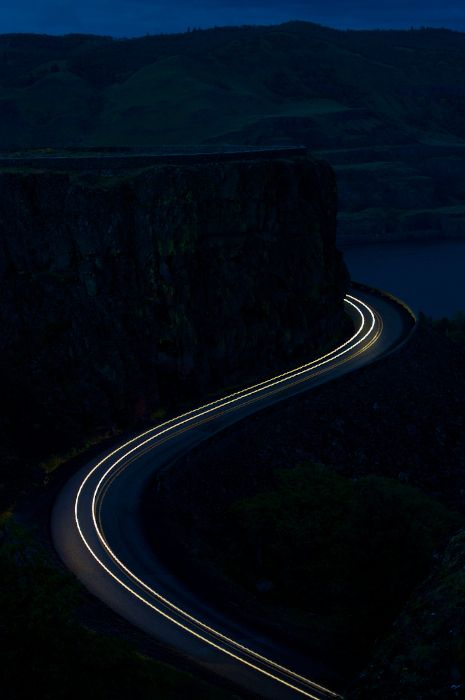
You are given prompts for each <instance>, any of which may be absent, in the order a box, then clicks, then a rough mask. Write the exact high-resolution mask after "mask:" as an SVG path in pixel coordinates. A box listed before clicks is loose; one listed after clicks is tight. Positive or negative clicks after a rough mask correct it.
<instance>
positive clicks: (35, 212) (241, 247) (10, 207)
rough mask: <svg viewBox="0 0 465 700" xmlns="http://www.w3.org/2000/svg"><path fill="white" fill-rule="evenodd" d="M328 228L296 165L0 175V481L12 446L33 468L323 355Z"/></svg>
mask: <svg viewBox="0 0 465 700" xmlns="http://www.w3.org/2000/svg"><path fill="white" fill-rule="evenodd" d="M335 229H336V187H335V179H334V175H333V173H332V171H331V169H330V168H329V166H327V165H326V164H324V163H322V162H316V161H312V160H311V159H309V158H307V157H295V158H281V159H279V158H278V159H273V160H263V159H262V160H248V161H234V162H223V163H222V162H212V163H203V164H198V165H196V164H186V165H157V166H156V167H149V168H144V169H140V170H136V171H127V172H117V173H112V172H111V171H109V172H106V173H105V172H104V173H103V174H102V173H101V172H100V173H95V172H87V173H72V172H56V171H53V172H52V171H47V170H33V169H29V170H20V169H2V170H0V232H1V234H0V235H1V246H0V290H1V300H2V301H1V304H0V324H1V328H2V333H1V336H0V352H1V366H0V383H1V385H2V387H3V391H4V396H6V397H7V401H6V411H4V417H3V419H2V422H3V425H2V426H1V429H0V432H3V433H4V438H5V439H4V440H3V439H2V441H0V442H1V443H2V444H3V445H4V446H5V447H4V448H3V449H4V450H6V454H4V455H3V458H2V460H1V461H2V464H3V469H2V471H3V476H2V478H1V481H2V482H5V481H8V471H9V470H11V468H12V460H13V462H15V463H16V462H17V459H18V445H22V447H21V450H22V451H24V450H26V452H28V451H30V450H32V453H33V457H34V459H36V458H39V457H40V456H41V455H43V454H47V451H48V452H50V450H53V451H55V452H56V451H59V450H62V449H66V448H69V446H70V445H76V444H79V443H80V442H81V441H82V440H83V439H84V437H88V436H89V435H92V434H95V432H96V430H97V429H99V428H101V427H103V428H108V427H111V426H113V425H115V424H118V425H125V426H128V425H130V424H131V422H133V421H134V420H137V419H144V418H149V417H150V414H151V413H152V412H153V411H156V410H157V409H159V408H160V407H163V408H164V409H170V408H173V407H175V406H176V405H177V404H179V402H180V401H181V400H184V399H188V400H192V399H194V398H195V399H197V397H198V398H199V400H202V399H204V398H205V396H206V393H208V391H211V390H215V391H219V390H221V389H222V388H223V387H225V386H227V385H228V383H229V384H231V383H233V382H235V381H242V380H243V377H244V376H245V374H244V373H245V372H246V373H249V374H250V375H253V374H254V373H255V374H257V375H258V374H263V373H265V374H266V373H267V372H268V371H275V370H278V369H281V368H284V367H286V366H287V365H288V364H289V363H290V362H291V361H292V358H293V357H296V356H299V355H302V354H303V353H305V354H306V356H308V357H310V356H311V355H312V353H313V352H315V351H316V350H317V349H318V348H319V347H321V346H324V345H325V344H326V343H330V342H334V341H335V339H336V338H337V337H338V336H340V334H341V332H342V329H343V328H344V314H343V303H342V299H343V296H344V294H345V291H346V284H347V280H348V277H347V273H346V269H345V266H344V264H343V262H342V259H341V256H340V254H339V252H338V251H337V250H336V247H335ZM26 434H27V437H28V443H30V445H33V446H34V447H30V448H29V447H28V448H26V447H25V446H24V438H25V435H26ZM21 450H20V451H21ZM32 453H31V454H32ZM21 454H22V452H21ZM31 454H29V452H28V454H24V455H23V454H22V457H21V460H20V464H16V468H18V469H22V464H23V462H24V461H26V462H27V459H28V455H29V457H31Z"/></svg>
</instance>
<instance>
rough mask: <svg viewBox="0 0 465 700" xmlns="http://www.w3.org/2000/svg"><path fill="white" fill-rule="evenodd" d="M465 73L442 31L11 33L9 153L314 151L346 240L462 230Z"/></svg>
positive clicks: (289, 27)
mask: <svg viewBox="0 0 465 700" xmlns="http://www.w3.org/2000/svg"><path fill="white" fill-rule="evenodd" d="M464 69H465V34H461V33H458V32H453V31H448V30H438V29H437V30H433V29H431V30H428V29H422V30H412V31H337V30H334V29H328V28H326V27H322V26H319V25H314V24H309V23H305V22H289V23H287V24H283V25H280V26H271V27H226V28H216V29H211V30H205V31H196V32H188V33H185V34H177V35H164V36H146V37H141V38H139V39H130V40H121V39H110V38H108V37H95V36H84V35H74V36H67V37H49V36H34V35H3V36H0V119H1V123H2V130H1V133H0V148H13V149H16V150H21V151H24V149H31V148H35V149H37V151H36V152H37V154H39V155H47V154H48V153H50V152H52V151H51V150H50V149H51V148H57V147H63V146H74V147H78V148H79V147H83V146H141V145H142V146H144V145H145V146H147V145H160V144H161V145H167V144H195V143H219V144H224V143H246V144H252V145H253V144H259V145H266V144H276V143H279V144H296V143H298V144H304V145H306V146H308V147H309V148H310V149H311V150H312V151H314V152H316V153H317V154H319V155H321V156H322V157H324V158H326V159H327V160H329V162H330V163H331V164H332V165H333V166H334V167H335V169H336V170H337V173H338V176H339V195H340V209H341V211H342V213H343V216H342V217H341V222H340V233H341V235H345V236H350V237H362V238H363V237H375V236H377V237H379V236H385V237H393V236H402V237H408V236H411V235H419V234H421V235H422V236H438V235H439V236H440V235H450V236H453V235H460V231H461V230H463V222H464V219H465V214H464V213H463V211H462V212H458V211H455V212H454V211H452V210H451V208H452V209H454V207H457V206H459V205H461V204H462V202H463V196H464V194H465V178H464V174H463V173H464V172H465V167H464V161H465V151H464V146H465V141H464V139H463V134H464V130H465V110H464V91H463V71H464ZM425 210H426V211H425Z"/></svg>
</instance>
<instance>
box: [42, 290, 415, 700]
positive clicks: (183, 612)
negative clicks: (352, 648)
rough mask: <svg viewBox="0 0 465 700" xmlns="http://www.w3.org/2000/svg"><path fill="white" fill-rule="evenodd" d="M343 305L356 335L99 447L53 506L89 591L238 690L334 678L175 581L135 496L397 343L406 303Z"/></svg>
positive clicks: (303, 689)
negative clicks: (270, 411) (301, 363)
mask: <svg viewBox="0 0 465 700" xmlns="http://www.w3.org/2000/svg"><path fill="white" fill-rule="evenodd" d="M346 306H347V311H348V313H350V315H351V316H352V318H353V319H354V323H355V326H356V329H358V333H356V334H355V335H354V337H353V338H352V339H351V341H348V342H347V344H345V345H344V346H343V347H339V348H338V349H337V350H335V351H334V352H332V353H329V355H328V356H325V357H323V358H320V359H319V360H314V361H313V362H311V363H309V365H308V366H306V367H301V368H298V369H297V370H295V371H293V372H290V373H286V376H281V377H280V378H274V379H272V380H269V381H268V382H264V383H261V384H260V385H257V386H255V387H252V388H249V389H245V390H244V391H242V392H238V393H237V394H234V395H231V396H229V397H225V399H220V400H218V401H216V402H214V403H213V404H208V405H206V406H202V407H200V408H199V409H196V410H194V411H191V412H190V413H188V414H184V415H183V416H180V417H178V418H174V419H172V420H170V421H168V422H166V423H164V424H161V425H159V426H156V427H155V428H153V429H151V430H149V431H146V432H145V433H143V434H142V435H139V436H137V437H136V438H134V439H133V440H131V441H129V442H127V443H125V444H123V445H121V446H119V447H118V448H116V449H113V450H112V451H111V452H109V453H106V454H103V455H101V457H100V458H99V459H98V460H95V461H94V462H92V463H90V464H88V465H87V466H86V467H84V468H83V469H82V470H80V471H79V472H78V473H77V474H75V475H74V476H73V478H72V479H71V480H70V481H69V482H68V483H67V484H66V486H65V487H64V489H63V490H62V491H61V493H60V495H59V497H58V499H57V501H56V504H55V507H54V510H53V514H52V536H53V540H54V544H55V547H56V549H57V551H58V553H59V555H60V557H61V558H62V560H63V561H64V563H65V564H66V566H67V567H68V568H69V569H70V570H71V571H72V572H74V574H75V575H76V576H77V577H78V579H79V580H80V581H81V582H82V583H83V584H84V585H85V586H86V587H87V588H88V589H89V590H90V591H91V592H92V593H93V594H94V595H95V596H97V597H98V598H99V599H100V600H102V601H103V602H104V603H106V604H107V605H108V606H110V607H111V608H112V609H113V610H115V611H116V612H117V613H119V614H120V615H121V616H123V617H124V618H125V619H127V620H128V621H130V622H131V623H133V624H134V625H136V626H137V627H139V628H141V629H142V630H144V631H145V632H146V633H148V634H150V635H152V636H153V637H155V638H156V639H157V640H158V641H159V642H161V643H162V644H164V645H166V646H167V647H168V648H170V649H174V650H176V652H177V653H181V654H182V655H183V656H184V657H185V658H186V659H187V660H188V661H189V662H191V663H194V664H196V665H200V666H202V667H203V668H204V669H205V670H207V671H208V672H209V673H213V674H218V675H219V676H221V677H223V678H225V679H228V680H230V681H232V682H233V683H234V684H235V685H236V686H237V687H238V692H239V693H240V690H241V688H242V689H244V690H246V691H247V692H248V693H250V692H252V693H256V694H257V696H258V697H261V698H269V699H270V700H271V699H275V698H276V699H287V698H296V697H299V696H300V697H308V698H314V700H320V699H321V698H334V697H338V691H337V689H335V686H332V687H331V688H326V687H325V680H326V679H327V678H328V675H329V674H328V669H326V668H324V667H322V665H321V663H316V662H312V660H311V659H308V658H303V657H301V656H299V655H298V654H297V653H296V652H295V651H291V650H289V649H286V648H284V647H283V646H282V644H281V643H279V642H277V641H275V640H270V639H268V638H266V637H264V636H263V634H260V633H258V632H257V631H255V630H252V629H249V628H247V627H246V626H245V625H244V624H242V623H239V622H238V621H237V620H233V619H230V618H229V617H227V616H226V615H225V614H224V613H222V612H220V611H218V610H216V609H215V608H214V607H213V606H211V605H209V603H208V600H203V599H201V598H200V597H199V596H198V595H196V594H194V593H193V592H192V591H191V590H190V589H189V588H188V586H186V585H185V584H184V583H182V582H180V581H179V580H177V579H176V577H175V576H174V575H173V574H172V572H170V571H169V569H167V567H166V565H165V564H164V563H163V562H162V561H161V559H159V558H157V555H156V552H154V549H153V541H150V542H149V541H148V539H147V535H146V533H145V532H144V528H143V525H142V522H141V518H140V503H141V498H142V494H143V492H144V489H145V488H146V487H147V484H148V483H149V482H150V481H152V480H153V477H154V474H155V473H156V472H157V471H159V470H162V469H164V468H167V465H169V464H170V463H171V462H172V461H173V460H174V459H176V458H178V457H179V456H180V455H181V454H183V453H185V452H187V451H188V450H189V449H191V448H192V447H193V446H195V445H198V444H199V443H200V442H202V441H204V440H206V439H208V438H209V437H210V436H211V435H213V434H214V433H217V432H219V431H220V430H222V429H223V428H225V427H228V426H230V425H231V424H233V423H235V422H236V421H238V420H244V419H246V418H247V416H249V415H251V414H252V413H255V412H256V411H258V410H260V409H262V408H265V407H267V406H270V405H271V404H274V403H276V402H278V401H282V400H283V399H285V398H288V397H290V396H292V395H294V394H297V393H300V392H303V391H308V390H310V389H311V388H313V387H315V386H318V385H321V384H323V383H325V382H327V381H330V380H332V379H334V378H336V377H339V376H341V375H343V374H346V373H347V372H350V371H353V370H355V369H357V368H359V367H362V366H364V365H366V364H367V363H370V362H372V361H375V360H377V359H379V358H381V357H382V356H383V355H385V354H386V353H388V352H390V351H392V349H394V348H395V347H396V346H398V345H400V344H401V343H402V342H404V341H405V337H406V336H407V334H408V330H409V324H408V321H407V320H406V311H405V309H403V308H402V307H401V306H400V305H399V304H397V303H396V302H395V301H393V300H389V299H387V298H383V297H381V296H378V295H372V294H368V293H366V292H361V291H357V292H354V297H352V298H349V299H348V301H347V302H346ZM328 666H330V664H328ZM335 685H336V686H337V685H338V684H337V681H336V683H335Z"/></svg>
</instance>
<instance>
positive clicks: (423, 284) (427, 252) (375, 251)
mask: <svg viewBox="0 0 465 700" xmlns="http://www.w3.org/2000/svg"><path fill="white" fill-rule="evenodd" d="M339 248H340V249H341V250H342V251H343V253H344V259H345V261H346V264H347V266H348V268H349V271H350V275H351V277H352V279H354V280H356V281H357V282H365V283H366V284H370V285H372V286H374V287H378V288H379V289H385V290H387V291H389V292H391V293H392V294H395V295H396V296H399V297H401V298H402V299H403V300H404V301H406V302H407V303H408V304H409V305H410V306H411V307H412V309H413V310H414V311H416V312H419V311H423V312H424V313H425V314H426V315H427V316H432V317H433V318H441V317H442V316H453V315H454V314H456V313H457V312H459V311H462V312H464V313H465V241H450V240H449V241H414V242H396V243H357V244H351V245H345V246H344V245H343V244H340V245H339Z"/></svg>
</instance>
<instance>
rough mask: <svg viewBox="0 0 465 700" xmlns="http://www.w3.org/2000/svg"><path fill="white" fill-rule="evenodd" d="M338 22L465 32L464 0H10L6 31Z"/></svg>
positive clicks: (4, 12) (0, 16) (152, 30)
mask: <svg viewBox="0 0 465 700" xmlns="http://www.w3.org/2000/svg"><path fill="white" fill-rule="evenodd" d="M290 19H302V20H308V21H312V22H319V23H321V24H326V25H329V26H332V27H341V28H346V27H347V28H353V29H356V28H362V29H364V28H370V27H379V28H386V27H411V26H415V27H419V26H430V27H449V28H451V29H458V30H461V31H465V3H464V2H463V0H445V1H444V2H441V1H440V0H410V2H408V0H407V2H406V1H405V0H389V3H386V4H384V3H382V2H378V1H377V0H289V2H286V0H251V1H246V0H215V1H214V0H62V1H61V2H60V1H59V0H39V1H37V0H6V1H5V0H4V1H3V2H2V3H1V6H0V33H7V32H42V33H48V34H64V33H68V32H82V33H94V34H106V35H113V36H139V35H142V34H157V33H159V32H176V31H185V30H186V29H187V28H188V27H211V26H214V25H228V24H277V23H279V22H284V21H286V20H290Z"/></svg>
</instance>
